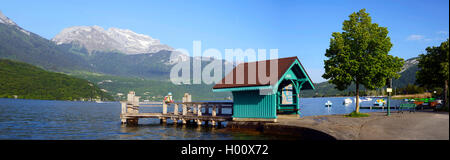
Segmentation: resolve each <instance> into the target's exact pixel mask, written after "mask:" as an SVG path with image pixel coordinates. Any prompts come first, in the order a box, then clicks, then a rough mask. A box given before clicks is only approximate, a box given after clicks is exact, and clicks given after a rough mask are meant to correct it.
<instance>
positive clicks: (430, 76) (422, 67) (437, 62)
mask: <svg viewBox="0 0 450 160" xmlns="http://www.w3.org/2000/svg"><path fill="white" fill-rule="evenodd" d="M448 42H449V39H447V41H445V42H442V43H441V45H440V46H439V47H435V46H433V47H427V48H426V51H427V53H426V54H420V55H419V65H418V66H419V71H417V74H416V83H418V84H419V85H421V86H424V87H426V88H433V87H444V103H445V105H444V106H446V107H448V79H449V77H448V67H449V66H448V63H449V62H448V61H449V48H448V47H449V44H448Z"/></svg>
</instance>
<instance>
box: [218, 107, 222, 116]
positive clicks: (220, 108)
mask: <svg viewBox="0 0 450 160" xmlns="http://www.w3.org/2000/svg"><path fill="white" fill-rule="evenodd" d="M218 109H219V115H221V114H222V105H219V108H218Z"/></svg>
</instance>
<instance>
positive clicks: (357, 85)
mask: <svg viewBox="0 0 450 160" xmlns="http://www.w3.org/2000/svg"><path fill="white" fill-rule="evenodd" d="M355 84H356V110H355V111H356V113H359V84H358V82H356V83H355Z"/></svg>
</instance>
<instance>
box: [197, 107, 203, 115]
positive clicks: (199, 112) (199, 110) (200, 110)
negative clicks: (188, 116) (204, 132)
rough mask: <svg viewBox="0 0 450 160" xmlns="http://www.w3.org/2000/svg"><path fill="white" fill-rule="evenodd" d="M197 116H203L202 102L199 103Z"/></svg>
mask: <svg viewBox="0 0 450 160" xmlns="http://www.w3.org/2000/svg"><path fill="white" fill-rule="evenodd" d="M197 116H202V105H201V104H198V105H197Z"/></svg>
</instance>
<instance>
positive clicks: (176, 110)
mask: <svg viewBox="0 0 450 160" xmlns="http://www.w3.org/2000/svg"><path fill="white" fill-rule="evenodd" d="M173 114H174V115H178V104H175V105H174V106H173Z"/></svg>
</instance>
